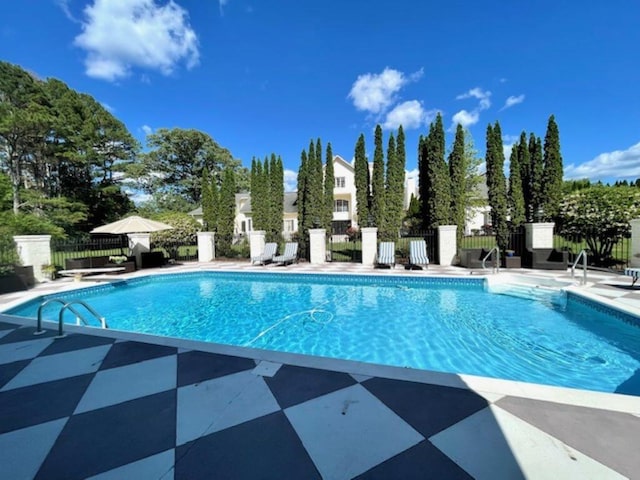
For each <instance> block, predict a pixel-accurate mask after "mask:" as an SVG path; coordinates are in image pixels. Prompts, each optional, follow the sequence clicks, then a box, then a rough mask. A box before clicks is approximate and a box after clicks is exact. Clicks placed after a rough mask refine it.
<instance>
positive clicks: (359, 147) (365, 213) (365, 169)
mask: <svg viewBox="0 0 640 480" xmlns="http://www.w3.org/2000/svg"><path fill="white" fill-rule="evenodd" d="M354 157H355V159H354V176H355V184H356V203H357V209H358V225H360V227H369V226H371V225H370V224H369V223H370V220H369V211H370V210H369V208H370V202H371V195H370V190H369V163H368V162H367V155H366V151H365V144H364V134H360V137H359V138H358V142H357V143H356V149H355V156H354ZM371 223H373V221H371Z"/></svg>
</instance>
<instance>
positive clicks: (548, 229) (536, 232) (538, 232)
mask: <svg viewBox="0 0 640 480" xmlns="http://www.w3.org/2000/svg"><path fill="white" fill-rule="evenodd" d="M554 226H555V223H553V222H549V223H525V224H524V228H525V232H526V237H525V245H526V247H527V250H531V249H534V248H553V227H554Z"/></svg>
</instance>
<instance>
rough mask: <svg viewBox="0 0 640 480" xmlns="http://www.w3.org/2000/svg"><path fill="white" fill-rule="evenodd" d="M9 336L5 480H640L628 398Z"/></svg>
mask: <svg viewBox="0 0 640 480" xmlns="http://www.w3.org/2000/svg"><path fill="white" fill-rule="evenodd" d="M0 317H2V315H0ZM2 320H3V321H1V322H0V478H7V479H20V478H42V479H56V478H60V479H75V478H93V479H173V478H175V479H198V478H203V479H211V478H230V479H243V478H249V479H253V478H277V479H282V478H287V479H289V478H290V479H311V478H325V479H342V478H345V479H346V478H363V479H364V478H367V479H369V478H370V479H374V478H385V479H386V478H403V479H410V478H439V479H440V478H447V479H449V478H452V479H453V478H481V479H482V478H487V479H500V478H505V479H513V478H554V479H555V478H598V479H600V478H640V457H639V456H638V455H637V445H638V444H639V443H640V442H639V441H640V399H636V398H634V397H627V396H621V395H610V396H609V395H605V394H591V393H588V392H585V395H587V396H589V395H595V398H596V401H595V402H591V404H590V405H589V406H584V404H582V405H581V404H580V402H577V403H575V404H572V403H571V402H567V401H560V402H556V401H549V400H541V399H540V398H537V399H536V398H532V397H531V396H529V397H527V396H526V395H519V394H505V393H503V392H498V391H492V390H491V389H490V388H487V389H486V390H483V389H477V388H475V389H474V388H454V387H451V386H443V385H436V384H432V383H424V382H422V381H419V380H416V379H415V378H414V379H412V380H408V379H407V378H409V377H411V375H409V377H407V375H402V373H403V372H402V370H403V369H396V370H397V371H400V373H401V374H400V375H397V376H394V375H390V374H389V372H390V371H394V369H388V368H386V369H385V368H381V369H379V374H377V373H374V372H376V371H378V370H377V369H376V368H375V367H371V366H369V368H367V369H365V370H360V369H359V365H360V364H357V363H355V362H353V363H351V362H341V363H340V366H341V368H339V369H331V368H326V367H324V366H315V367H313V368H312V367H310V366H309V362H308V361H306V362H302V364H299V363H296V362H281V361H280V362H275V361H269V360H268V359H267V360H265V359H264V358H265V357H264V352H262V353H261V355H254V356H252V355H251V352H252V351H251V350H250V349H246V350H243V351H244V352H245V353H246V355H229V354H228V353H221V352H224V351H225V350H224V349H222V350H221V351H218V352H216V351H215V350H216V349H215V348H205V349H204V350H208V351H204V350H200V349H197V348H192V347H193V344H185V343H184V342H181V341H175V342H173V341H172V340H168V339H156V340H157V341H155V340H154V337H149V336H146V337H139V338H138V337H134V336H132V335H129V334H126V335H123V334H119V333H118V332H108V331H106V332H105V331H100V332H95V331H94V330H89V329H82V328H71V329H70V330H72V331H73V332H74V333H70V334H69V335H67V336H66V337H64V338H60V339H56V338H54V335H55V332H53V331H48V332H47V333H46V334H45V335H42V336H34V335H33V331H34V328H33V326H25V325H21V324H19V323H14V321H13V319H11V317H8V316H4V317H2ZM141 340H144V341H141ZM185 345H187V346H186V347H185ZM309 358H311V359H313V357H307V359H309ZM311 363H313V362H311ZM318 365H326V362H325V363H323V362H318ZM345 365H347V367H345ZM350 365H353V368H351V367H350ZM363 371H365V373H362V372H363ZM372 373H373V374H372ZM409 373H411V372H409ZM460 383H463V382H460ZM515 391H517V389H516V390H515ZM574 392H575V395H576V398H578V397H580V396H581V392H580V391H574ZM620 399H622V400H623V401H622V402H621V404H623V405H624V407H623V408H618V407H616V406H615V405H616V404H618V403H620V402H619V401H620ZM600 400H601V402H600Z"/></svg>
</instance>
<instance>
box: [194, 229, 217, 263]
mask: <svg viewBox="0 0 640 480" xmlns="http://www.w3.org/2000/svg"><path fill="white" fill-rule="evenodd" d="M196 235H197V236H198V261H199V262H213V261H214V260H215V259H216V243H215V235H216V234H215V232H197V233H196Z"/></svg>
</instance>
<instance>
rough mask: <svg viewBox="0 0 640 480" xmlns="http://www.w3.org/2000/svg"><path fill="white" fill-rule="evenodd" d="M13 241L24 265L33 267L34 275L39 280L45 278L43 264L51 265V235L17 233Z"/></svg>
mask: <svg viewBox="0 0 640 480" xmlns="http://www.w3.org/2000/svg"><path fill="white" fill-rule="evenodd" d="M13 241H14V242H16V248H17V250H18V255H19V256H20V261H21V262H22V265H24V266H28V265H31V266H32V267H33V276H34V277H35V279H36V280H37V281H39V282H42V281H43V280H45V278H47V277H45V275H44V274H43V273H42V266H43V265H51V235H15V236H14V237H13Z"/></svg>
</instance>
